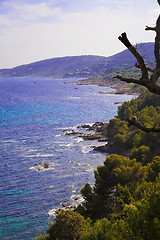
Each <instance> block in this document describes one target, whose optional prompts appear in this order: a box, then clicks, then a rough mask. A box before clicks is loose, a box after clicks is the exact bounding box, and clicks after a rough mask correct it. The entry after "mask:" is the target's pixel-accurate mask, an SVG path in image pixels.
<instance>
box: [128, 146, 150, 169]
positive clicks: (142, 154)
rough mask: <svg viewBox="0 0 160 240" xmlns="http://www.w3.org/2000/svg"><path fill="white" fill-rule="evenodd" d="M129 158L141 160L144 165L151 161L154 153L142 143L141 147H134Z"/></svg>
mask: <svg viewBox="0 0 160 240" xmlns="http://www.w3.org/2000/svg"><path fill="white" fill-rule="evenodd" d="M129 158H130V159H134V158H135V159H136V161H137V162H141V163H142V165H146V164H147V163H148V162H151V160H152V154H151V151H150V148H149V147H148V146H144V145H142V146H140V147H139V148H133V149H132V153H131V154H130V156H129Z"/></svg>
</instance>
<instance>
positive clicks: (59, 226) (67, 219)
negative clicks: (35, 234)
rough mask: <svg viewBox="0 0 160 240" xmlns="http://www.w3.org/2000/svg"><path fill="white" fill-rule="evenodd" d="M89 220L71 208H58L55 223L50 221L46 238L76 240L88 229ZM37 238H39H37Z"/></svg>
mask: <svg viewBox="0 0 160 240" xmlns="http://www.w3.org/2000/svg"><path fill="white" fill-rule="evenodd" d="M90 224H91V221H90V220H89V219H87V220H85V219H84V217H83V216H81V215H80V214H79V213H77V212H74V211H72V210H67V211H64V210H60V212H59V213H58V215H57V216H56V217H55V223H50V224H49V228H48V230H47V234H48V235H47V237H46V239H47V240H54V239H55V240H64V239H65V240H75V239H76V240H78V239H81V236H82V235H83V234H84V233H85V231H88V230H89V229H90ZM37 240H39V239H37Z"/></svg>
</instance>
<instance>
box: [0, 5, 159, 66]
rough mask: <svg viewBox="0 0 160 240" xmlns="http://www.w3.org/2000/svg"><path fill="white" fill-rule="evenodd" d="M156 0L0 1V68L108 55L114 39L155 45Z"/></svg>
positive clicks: (115, 42) (116, 45)
mask: <svg viewBox="0 0 160 240" xmlns="http://www.w3.org/2000/svg"><path fill="white" fill-rule="evenodd" d="M158 14H159V7H158V4H157V1H156V0H0V53H1V57H0V68H8V67H14V66H18V65H22V64H26V63H31V62H34V61H39V60H43V59H47V58H53V57H63V56H77V55H88V54H92V55H101V56H110V55H113V54H115V53H117V52H120V51H122V50H124V49H125V48H124V46H123V45H122V44H121V43H120V42H119V41H118V40H117V38H118V36H119V34H121V32H124V31H126V32H127V34H128V36H129V39H130V41H131V42H132V43H133V44H135V43H139V42H149V41H154V36H155V35H154V33H153V32H145V30H144V28H145V26H146V25H149V26H154V25H155V22H156V19H157V17H158Z"/></svg>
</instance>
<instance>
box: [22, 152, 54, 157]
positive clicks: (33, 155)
mask: <svg viewBox="0 0 160 240" xmlns="http://www.w3.org/2000/svg"><path fill="white" fill-rule="evenodd" d="M53 156H54V154H40V153H38V154H26V155H24V156H23V157H26V158H33V157H53Z"/></svg>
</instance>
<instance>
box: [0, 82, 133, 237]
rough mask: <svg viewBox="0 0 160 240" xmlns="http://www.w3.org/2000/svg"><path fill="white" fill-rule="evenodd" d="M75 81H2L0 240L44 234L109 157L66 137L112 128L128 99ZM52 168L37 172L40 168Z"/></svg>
mask: <svg viewBox="0 0 160 240" xmlns="http://www.w3.org/2000/svg"><path fill="white" fill-rule="evenodd" d="M73 80H74V79H47V78H46V79H44V78H43V79H38V78H37V79H31V78H30V79H29V78H14V79H12V78H7V79H0V239H5V240H6V239H12V240H16V239H32V238H34V237H36V234H37V233H38V229H39V228H41V229H42V232H43V233H45V231H46V229H47V227H48V222H50V221H53V217H50V216H49V215H48V212H49V211H50V210H51V209H53V208H56V207H59V206H60V203H61V202H64V201H67V200H68V199H69V198H70V197H71V196H72V195H76V194H79V192H80V189H81V188H82V187H83V186H84V184H85V183H86V182H89V183H94V173H93V170H94V169H95V168H96V167H97V166H98V165H100V164H102V163H103V161H104V160H105V156H104V155H103V154H100V153H98V152H93V151H92V147H91V146H93V145H97V144H98V143H97V142H96V141H82V139H81V138H76V137H75V136H66V135H65V132H64V130H65V129H67V130H70V129H76V126H77V125H82V124H85V123H94V122H97V121H105V122H108V121H109V119H110V118H112V117H114V115H116V112H117V107H118V105H117V104H114V103H115V102H123V101H125V100H130V99H131V98H132V97H131V96H127V95H114V94H99V91H108V90H109V88H104V87H98V86H85V85H84V86H83V85H77V84H76V83H71V84H64V82H67V81H73ZM44 163H49V164H50V165H51V168H50V169H49V170H46V171H36V169H35V168H34V167H35V166H36V165H42V164H44Z"/></svg>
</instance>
